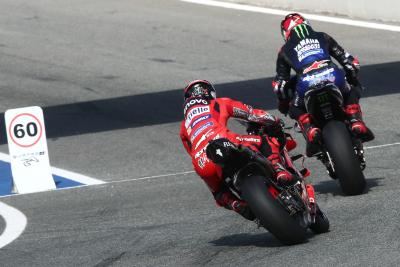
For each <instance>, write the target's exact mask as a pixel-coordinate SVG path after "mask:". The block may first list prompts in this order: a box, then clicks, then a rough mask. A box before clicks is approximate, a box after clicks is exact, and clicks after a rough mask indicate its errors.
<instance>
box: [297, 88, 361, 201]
mask: <svg viewBox="0 0 400 267" xmlns="http://www.w3.org/2000/svg"><path fill="white" fill-rule="evenodd" d="M304 100H305V104H306V109H307V112H308V113H310V114H311V115H312V116H313V118H314V123H315V126H316V127H318V128H320V129H321V130H322V137H323V138H322V143H321V144H320V145H317V147H316V148H313V149H316V150H317V151H318V152H317V153H316V154H315V156H316V157H317V159H319V160H320V161H321V162H322V163H323V164H324V165H325V167H326V169H327V172H328V174H329V175H330V176H331V177H332V178H333V179H338V180H339V183H340V186H341V188H342V190H343V192H344V193H345V194H346V195H358V194H361V193H363V191H364V189H365V185H366V182H365V177H364V174H363V170H364V169H365V166H366V164H365V158H364V150H363V144H362V141H365V140H360V139H358V138H356V137H355V136H354V135H353V134H352V132H351V128H350V122H349V121H348V119H347V116H346V114H345V112H344V108H343V96H342V94H341V92H340V90H339V89H338V88H337V87H336V86H335V84H333V83H322V84H318V85H316V86H313V87H310V88H309V89H308V91H307V92H306V94H305V98H304Z"/></svg>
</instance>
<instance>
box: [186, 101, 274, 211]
mask: <svg viewBox="0 0 400 267" xmlns="http://www.w3.org/2000/svg"><path fill="white" fill-rule="evenodd" d="M230 117H235V118H240V119H244V120H247V121H251V122H256V123H260V124H262V125H267V126H271V128H276V129H278V128H280V120H279V119H277V118H275V117H274V116H272V115H271V114H269V113H267V112H266V111H263V110H260V109H253V108H252V107H250V106H248V105H245V104H243V103H241V102H239V101H234V100H232V99H229V98H217V99H212V100H206V99H204V98H189V99H188V100H187V101H186V102H185V106H184V120H183V121H182V123H181V130H180V137H181V139H182V143H183V145H184V147H185V149H186V151H187V152H188V153H189V154H190V156H191V158H192V164H193V167H194V169H195V171H196V173H197V174H198V175H199V176H200V177H201V178H202V179H203V180H204V181H205V182H206V184H207V186H208V187H209V189H210V190H211V192H212V193H213V195H214V197H215V199H216V201H217V204H218V205H220V206H224V207H226V208H228V209H234V210H235V207H234V206H233V205H232V203H233V202H235V201H237V198H236V197H235V196H234V195H233V194H232V193H230V191H226V189H225V188H224V181H223V177H222V169H221V167H220V166H218V165H216V164H214V163H213V162H212V161H210V160H209V159H208V158H207V155H206V151H205V150H206V147H207V145H208V142H209V141H210V140H213V139H217V138H227V139H229V140H230V141H231V142H232V143H234V144H236V145H239V144H242V145H246V146H248V147H250V148H252V149H253V150H256V151H261V152H262V153H263V154H269V155H270V156H269V157H268V159H269V160H270V161H271V162H272V164H273V165H274V163H275V165H280V164H279V162H280V159H279V156H278V155H279V143H278V141H277V139H276V138H262V137H261V136H258V135H239V134H236V133H233V132H231V131H230V130H229V129H228V128H227V121H228V119H229V118H230ZM280 129H281V128H280Z"/></svg>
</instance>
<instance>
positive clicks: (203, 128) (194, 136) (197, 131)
mask: <svg viewBox="0 0 400 267" xmlns="http://www.w3.org/2000/svg"><path fill="white" fill-rule="evenodd" d="M213 125H214V123H212V122H211V121H209V122H207V123H206V124H204V125H202V126H201V127H200V128H199V129H197V130H196V131H195V132H194V134H193V135H192V137H191V138H190V142H193V140H194V139H195V138H196V137H197V136H198V135H199V134H200V133H201V132H203V131H204V130H205V129H207V128H208V127H210V126H213Z"/></svg>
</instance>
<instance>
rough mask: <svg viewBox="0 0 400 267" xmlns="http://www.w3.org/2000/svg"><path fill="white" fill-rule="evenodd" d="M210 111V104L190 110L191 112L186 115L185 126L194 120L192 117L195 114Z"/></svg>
mask: <svg viewBox="0 0 400 267" xmlns="http://www.w3.org/2000/svg"><path fill="white" fill-rule="evenodd" d="M207 112H210V107H209V106H205V107H196V108H193V109H192V110H190V111H189V113H188V114H187V115H186V121H185V127H186V128H188V127H189V124H190V122H191V121H192V119H193V118H194V117H195V116H198V115H201V114H204V113H207Z"/></svg>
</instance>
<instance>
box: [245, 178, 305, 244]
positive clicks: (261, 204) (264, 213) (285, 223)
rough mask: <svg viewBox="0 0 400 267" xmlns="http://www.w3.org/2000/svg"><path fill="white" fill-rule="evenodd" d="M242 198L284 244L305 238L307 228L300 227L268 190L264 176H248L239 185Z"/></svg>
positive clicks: (294, 242)
mask: <svg viewBox="0 0 400 267" xmlns="http://www.w3.org/2000/svg"><path fill="white" fill-rule="evenodd" d="M241 191H242V196H243V198H244V199H245V200H246V201H247V203H248V204H249V206H250V208H251V210H252V211H253V213H254V215H255V216H256V217H257V218H258V219H259V220H260V223H261V225H262V226H263V227H265V228H266V229H267V230H268V231H269V232H270V233H271V234H273V235H274V236H275V237H276V238H277V239H279V240H280V241H281V242H282V243H283V244H285V245H293V244H298V243H301V242H303V241H304V240H305V239H306V230H307V228H304V227H302V226H301V225H300V224H299V223H298V222H297V220H296V219H295V218H294V217H291V216H290V215H289V213H288V212H287V211H286V209H285V208H284V207H283V206H282V205H281V204H280V203H279V202H278V201H277V200H276V199H274V197H273V196H272V195H271V194H270V193H269V192H268V189H267V185H266V183H265V178H264V177H262V176H249V177H246V178H244V179H243V181H242V185H241Z"/></svg>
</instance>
